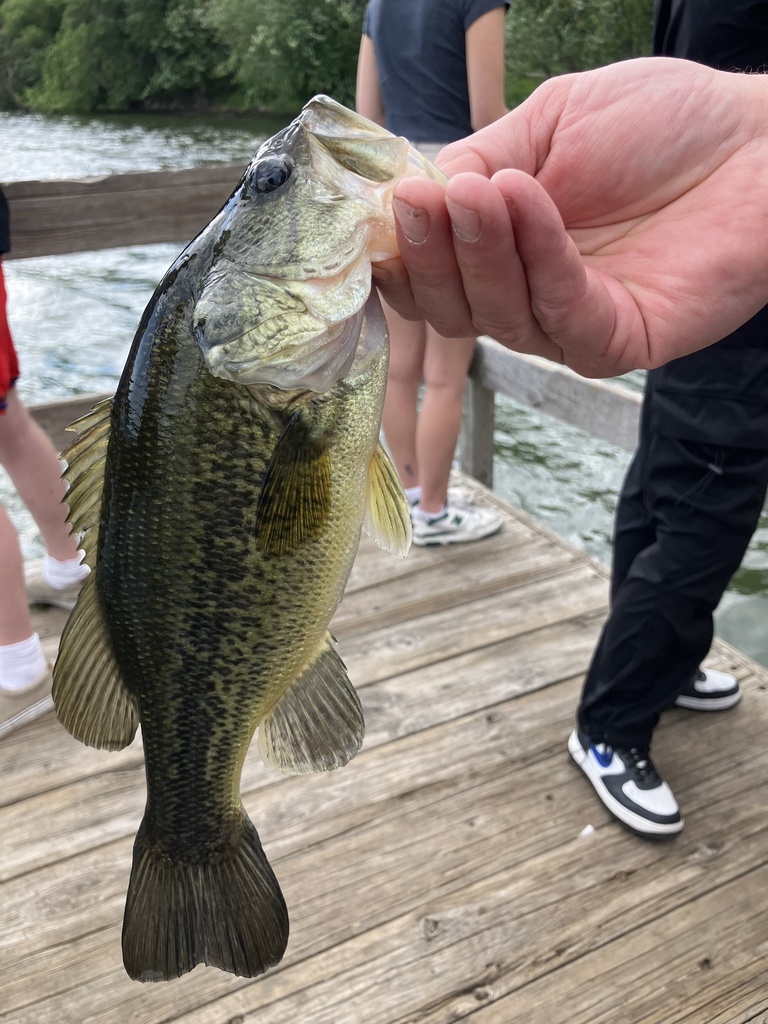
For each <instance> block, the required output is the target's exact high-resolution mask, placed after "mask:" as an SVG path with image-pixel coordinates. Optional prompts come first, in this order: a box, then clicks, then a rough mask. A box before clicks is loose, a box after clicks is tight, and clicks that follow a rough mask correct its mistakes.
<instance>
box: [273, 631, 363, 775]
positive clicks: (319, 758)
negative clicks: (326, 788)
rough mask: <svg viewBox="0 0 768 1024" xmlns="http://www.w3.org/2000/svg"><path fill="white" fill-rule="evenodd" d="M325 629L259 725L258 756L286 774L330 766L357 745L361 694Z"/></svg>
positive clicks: (342, 762)
mask: <svg viewBox="0 0 768 1024" xmlns="http://www.w3.org/2000/svg"><path fill="white" fill-rule="evenodd" d="M332 643H333V641H332V638H331V636H330V634H329V635H328V636H327V637H326V642H325V645H324V646H323V648H322V649H321V651H320V653H319V654H318V656H317V657H316V658H315V659H314V660H313V661H312V662H311V663H310V664H309V666H308V667H307V668H306V669H305V671H304V673H303V675H302V676H300V678H299V679H297V680H296V682H295V683H293V685H292V686H291V687H290V688H289V689H288V690H287V691H286V692H285V693H284V694H283V696H282V697H281V698H280V700H279V701H278V703H277V705H276V706H275V708H274V709H273V710H272V712H271V713H270V714H269V715H268V716H267V717H266V718H265V719H264V721H263V722H262V723H261V725H260V726H259V748H260V750H261V753H262V756H263V757H264V759H265V760H266V761H268V762H269V763H270V764H271V765H273V767H275V768H277V770H278V771H281V772H283V773H284V774H286V775H304V774H307V773H309V772H323V771H331V770H332V769H334V768H341V767H342V766H343V765H345V764H347V763H348V762H349V761H351V760H352V758H353V757H354V756H355V754H356V753H357V752H358V750H359V749H360V747H361V745H362V742H363V737H364V735H365V721H364V719H363V709H362V708H361V706H360V698H359V697H358V695H357V692H356V691H355V688H354V687H353V686H352V684H351V683H350V681H349V677H348V676H347V670H346V668H345V667H344V662H343V661H342V660H341V658H340V657H339V655H338V654H337V653H336V650H335V649H334V648H333V647H332V646H331V645H332Z"/></svg>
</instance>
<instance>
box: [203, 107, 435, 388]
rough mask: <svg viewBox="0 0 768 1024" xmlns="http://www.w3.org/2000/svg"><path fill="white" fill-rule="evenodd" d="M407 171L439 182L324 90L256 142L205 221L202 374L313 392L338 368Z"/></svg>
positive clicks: (400, 145)
mask: <svg viewBox="0 0 768 1024" xmlns="http://www.w3.org/2000/svg"><path fill="white" fill-rule="evenodd" d="M406 174H420V175H422V176H428V177H433V178H436V179H438V180H444V179H443V178H442V176H441V175H440V172H439V171H437V169H436V168H434V167H433V166H432V165H431V164H430V163H429V161H427V160H426V159H425V158H424V157H423V156H422V155H421V154H420V153H419V152H418V151H417V150H415V149H414V148H413V147H412V146H411V145H410V144H409V143H408V142H407V140H406V139H403V138H397V137H396V136H394V135H392V134H390V133H389V132H387V131H386V130H385V129H384V128H381V127H380V126H379V125H377V124H375V123H373V122H372V121H368V120H367V119H366V118H363V117H361V116H360V115H358V114H356V113H355V112H354V111H352V110H349V109H347V108H346V107H344V106H342V105H341V104H339V103H336V102H335V101H334V100H332V99H330V98H329V97H327V96H316V97H315V98H314V99H312V100H310V102H309V103H307V105H306V106H305V107H304V109H303V110H302V112H301V114H300V115H299V116H298V117H297V118H296V119H295V120H294V121H293V122H291V124H289V125H288V126H287V127H286V128H284V129H283V130H282V131H280V132H279V133H278V134H277V135H275V136H273V137H272V138H271V139H269V140H267V141H266V142H265V143H264V144H263V145H262V146H261V147H260V148H259V150H258V152H257V153H256V155H255V156H254V158H253V160H252V161H251V163H250V164H249V165H248V167H247V169H246V171H245V174H244V175H243V177H242V179H241V181H240V183H239V185H238V187H237V188H236V190H235V192H234V193H233V195H232V197H231V198H230V200H229V202H228V203H227V205H226V206H225V207H224V209H223V210H222V211H221V213H220V214H219V216H218V217H217V218H216V220H215V221H214V222H212V224H211V225H210V229H211V230H212V231H214V233H215V237H214V238H213V240H212V246H211V252H212V256H211V260H210V263H209V265H208V268H207V270H206V272H205V274H204V276H203V279H202V281H201V284H200V287H199V290H198V292H197V296H196V301H195V308H194V312H193V320H192V327H193V333H194V336H195V339H196V341H197V344H198V345H199V346H200V349H201V351H202V353H203V356H204V358H205V360H206V363H207V366H208V368H209V370H210V372H211V373H212V374H214V375H215V376H218V377H223V378H225V379H228V380H233V381H236V382H238V383H241V384H249V385H253V384H271V385H273V386H275V387H278V388H281V389H283V390H289V391H293V390H299V389H301V390H310V391H314V392H317V393H324V392H326V391H328V390H329V389H330V388H332V387H333V385H334V384H335V383H336V382H337V381H339V380H341V379H342V378H344V377H345V376H346V375H347V374H348V372H349V371H350V368H351V366H352V364H353V362H354V360H355V357H356V355H359V354H360V353H358V352H357V346H358V340H359V338H360V331H361V325H362V320H363V310H364V307H365V303H366V300H367V298H368V296H369V294H370V291H371V263H372V262H376V261H379V260H384V259H388V258H391V257H393V256H395V255H397V243H396V239H395V230H394V220H393V217H392V190H393V188H394V184H395V182H396V181H397V179H398V178H400V177H401V176H403V175H406Z"/></svg>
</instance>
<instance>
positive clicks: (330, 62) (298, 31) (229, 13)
mask: <svg viewBox="0 0 768 1024" xmlns="http://www.w3.org/2000/svg"><path fill="white" fill-rule="evenodd" d="M363 9H364V3H363V2H362V0H313V2H312V3H307V2H306V0H279V2H273V3H261V4H258V5H257V4H253V3H251V4H246V5H244V4H243V0H211V3H210V8H209V11H208V19H209V22H210V24H211V25H213V26H214V28H215V29H216V32H217V34H218V37H219V39H220V40H221V41H222V43H223V44H224V46H225V48H226V50H227V52H228V56H227V58H226V60H225V62H224V70H225V71H226V72H227V73H228V74H231V75H232V77H233V78H234V80H235V82H236V83H237V85H238V87H239V89H240V97H241V100H240V101H241V103H242V104H243V105H245V106H248V107H256V108H261V107H267V108H271V109H283V110H293V109H296V108H297V107H300V106H301V105H302V104H303V103H304V102H306V100H307V99H308V98H309V97H310V96H312V95H314V94H315V93H318V92H325V93H328V94H330V95H333V96H334V97H335V98H336V99H338V100H339V101H340V102H342V103H347V104H351V103H353V102H354V82H355V69H356V64H357V51H358V48H359V46H360V33H361V31H362V25H363Z"/></svg>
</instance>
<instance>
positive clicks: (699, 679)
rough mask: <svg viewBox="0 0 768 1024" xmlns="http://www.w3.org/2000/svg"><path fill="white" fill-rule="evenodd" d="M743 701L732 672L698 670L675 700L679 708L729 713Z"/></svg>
mask: <svg viewBox="0 0 768 1024" xmlns="http://www.w3.org/2000/svg"><path fill="white" fill-rule="evenodd" d="M740 700H741V688H740V687H739V681H738V679H737V678H736V676H732V675H731V674H730V672H717V671H716V670H715V669H713V668H705V669H701V668H700V669H698V670H697V672H696V673H695V675H694V676H693V678H692V679H689V680H688V682H687V683H686V684H685V686H684V687H683V688H682V690H681V691H680V693H679V694H678V695H677V697H676V698H675V704H676V705H677V706H678V707H679V708H689V709H690V710H691V711H727V710H728V708H732V707H734V705H736V704H738V703H739V701H740Z"/></svg>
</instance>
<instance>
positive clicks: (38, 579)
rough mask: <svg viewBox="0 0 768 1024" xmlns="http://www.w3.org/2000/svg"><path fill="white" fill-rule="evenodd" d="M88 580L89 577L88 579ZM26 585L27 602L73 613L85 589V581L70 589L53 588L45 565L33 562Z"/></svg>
mask: <svg viewBox="0 0 768 1024" xmlns="http://www.w3.org/2000/svg"><path fill="white" fill-rule="evenodd" d="M86 579H87V577H86ZM25 583H26V587H27V601H28V602H29V603H30V604H42V605H51V606H53V607H55V608H64V609H65V610H66V611H72V609H73V608H74V607H75V605H76V604H77V599H78V597H79V596H80V591H81V590H82V589H83V584H84V583H85V579H82V580H78V582H77V583H71V584H70V585H69V586H68V587H64V588H63V589H61V590H59V589H57V588H56V587H52V586H51V585H50V583H49V582H48V580H47V579H46V578H45V573H44V571H43V563H42V561H40V562H33V563H31V564H30V565H28V566H27V567H26V572H25Z"/></svg>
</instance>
